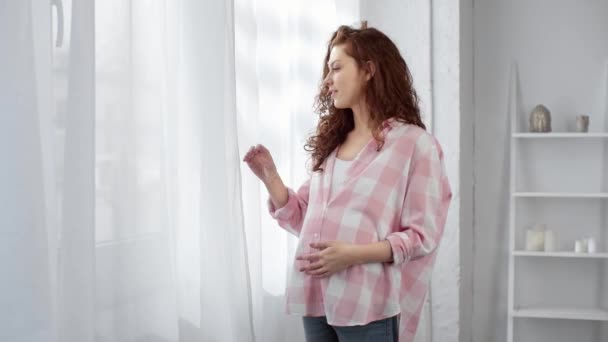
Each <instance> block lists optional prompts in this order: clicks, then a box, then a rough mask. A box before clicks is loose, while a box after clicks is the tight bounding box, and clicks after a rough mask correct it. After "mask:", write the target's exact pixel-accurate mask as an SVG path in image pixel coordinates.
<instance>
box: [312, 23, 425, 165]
mask: <svg viewBox="0 0 608 342" xmlns="http://www.w3.org/2000/svg"><path fill="white" fill-rule="evenodd" d="M336 45H341V46H343V47H344V51H345V52H346V53H347V54H348V55H349V56H350V57H352V58H353V59H354V60H355V61H356V63H357V66H358V67H359V68H360V69H362V68H366V67H367V65H366V64H367V62H371V63H373V64H374V66H375V69H376V71H375V73H374V75H373V77H372V78H371V79H370V80H369V81H368V83H367V84H366V85H365V89H364V94H365V100H366V102H367V105H368V108H369V115H370V118H369V119H370V126H371V127H372V134H373V137H374V139H375V140H376V142H377V143H378V151H380V150H381V149H382V146H384V137H382V136H380V135H381V133H382V128H383V127H382V123H383V122H384V121H385V120H387V119H389V118H394V119H395V120H396V121H399V122H403V123H408V124H412V125H416V126H419V127H421V128H422V129H426V126H425V125H424V123H423V122H422V118H421V116H420V108H419V106H418V96H417V94H416V91H415V90H414V87H413V85H412V83H413V81H412V75H411V73H410V70H409V69H408V67H407V64H406V63H405V60H404V59H403V57H401V54H400V53H399V49H398V48H397V46H396V45H395V44H394V43H393V42H392V41H391V40H390V39H389V38H388V37H387V36H386V35H385V34H384V33H382V32H380V31H379V30H377V29H375V28H373V27H367V22H366V21H363V22H362V23H361V28H360V29H355V28H352V27H350V26H344V25H343V26H340V27H339V28H338V30H337V31H336V32H334V33H333V34H332V36H331V39H330V40H329V42H328V45H327V53H326V54H325V59H324V61H323V76H322V77H321V83H320V85H319V94H318V95H317V96H316V97H315V104H314V110H315V112H316V113H318V115H319V122H318V125H317V131H316V134H315V135H312V136H311V137H310V138H308V140H307V142H306V144H305V145H304V150H305V151H307V152H310V154H311V157H312V161H313V168H312V171H313V172H322V171H323V168H322V167H321V166H322V164H323V162H324V161H325V159H326V158H327V157H328V156H329V155H330V154H331V152H332V151H333V150H334V149H335V148H336V147H337V146H338V145H340V144H342V143H343V142H344V141H345V140H346V137H347V136H348V133H349V132H350V131H352V130H353V129H354V127H355V122H354V118H353V111H352V109H350V108H343V109H338V108H336V107H334V105H333V101H332V98H331V95H330V94H329V91H328V87H327V86H325V85H324V84H323V80H324V79H325V78H326V77H327V74H328V73H329V67H328V66H327V62H328V61H329V55H330V52H331V49H332V48H333V47H334V46H336Z"/></svg>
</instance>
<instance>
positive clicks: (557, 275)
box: [507, 63, 608, 342]
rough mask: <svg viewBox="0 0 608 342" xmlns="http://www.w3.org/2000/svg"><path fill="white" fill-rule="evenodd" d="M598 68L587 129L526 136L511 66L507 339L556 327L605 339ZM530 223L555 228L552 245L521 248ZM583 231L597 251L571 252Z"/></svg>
mask: <svg viewBox="0 0 608 342" xmlns="http://www.w3.org/2000/svg"><path fill="white" fill-rule="evenodd" d="M602 72H603V75H602V84H601V94H602V95H601V97H602V98H601V99H598V100H599V101H600V103H602V105H601V106H599V109H597V111H594V112H593V113H591V122H590V132H589V133H575V132H560V131H559V128H561V127H555V126H554V127H553V130H556V128H557V130H558V131H557V132H551V133H528V132H527V131H528V124H527V123H528V115H529V113H530V111H531V109H532V108H522V107H523V106H522V102H523V101H522V94H521V90H520V85H519V75H518V66H517V63H513V65H512V67H511V72H510V81H509V83H510V84H509V103H508V104H509V115H510V124H511V139H510V140H511V142H510V145H511V150H510V151H511V153H510V158H509V163H510V197H509V204H510V205H509V278H508V279H509V283H508V308H509V309H508V323H507V327H508V333H507V341H508V342H513V341H522V340H526V341H528V340H540V341H554V338H555V337H554V335H553V336H552V335H550V334H549V335H547V336H544V335H543V337H542V338H543V339H539V337H538V336H540V335H542V334H543V333H545V332H551V331H552V330H553V333H554V334H558V333H555V331H556V330H559V329H567V330H570V331H579V330H580V331H586V329H592V331H591V335H592V337H591V338H593V341H598V342H599V341H608V278H607V275H608V268H607V267H608V64H607V65H606V67H605V70H602ZM593 90H595V89H593ZM523 96H525V95H523ZM562 122H563V120H562ZM536 223H545V224H547V229H551V230H553V231H555V232H556V233H557V235H558V250H556V251H553V252H532V251H527V250H525V231H526V230H527V229H530V228H531V226H532V225H534V224H536ZM583 236H593V237H594V238H595V239H596V240H597V241H598V247H599V249H598V251H597V253H593V254H589V253H575V252H574V241H575V240H576V239H579V238H582V237H583ZM555 320H559V323H551V321H555ZM580 322H585V323H580ZM564 324H567V325H568V326H567V327H565V326H564ZM577 324H578V325H577ZM580 324H583V325H582V326H581V325H580ZM577 329H579V330H577ZM531 332H533V333H531ZM573 334H574V335H576V333H573ZM532 336H533V337H532Z"/></svg>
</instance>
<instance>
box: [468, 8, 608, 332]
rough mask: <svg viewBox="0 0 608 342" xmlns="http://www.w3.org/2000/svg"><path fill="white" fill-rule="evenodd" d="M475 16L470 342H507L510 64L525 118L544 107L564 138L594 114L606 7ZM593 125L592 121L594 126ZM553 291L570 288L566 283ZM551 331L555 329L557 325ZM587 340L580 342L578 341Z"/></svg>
mask: <svg viewBox="0 0 608 342" xmlns="http://www.w3.org/2000/svg"><path fill="white" fill-rule="evenodd" d="M473 13H474V60H475V64H474V83H475V91H474V103H475V217H474V218H475V224H474V249H473V250H474V268H473V269H474V284H473V285H474V287H473V291H474V292H473V294H474V296H473V304H474V305H473V311H472V313H473V322H475V323H474V325H473V341H475V342H487V341H506V333H507V288H508V287H507V275H508V267H507V265H508V254H507V253H508V204H509V200H508V199H509V198H508V191H509V185H508V183H507V182H506V181H505V180H507V179H509V159H508V158H509V152H510V151H509V148H510V144H509V143H510V137H509V126H508V124H509V121H508V117H507V113H508V112H507V90H508V82H509V67H510V63H511V62H512V61H514V60H515V61H517V62H518V66H519V76H520V84H521V93H522V96H523V98H522V101H523V102H522V105H523V110H524V111H527V112H529V111H530V110H531V109H532V107H533V106H534V105H535V104H537V103H544V104H545V105H547V106H548V107H549V109H550V110H551V111H552V116H553V119H554V124H553V126H554V130H565V129H566V127H567V126H568V122H569V121H570V122H571V118H572V116H573V115H575V114H580V113H589V112H591V111H592V106H593V103H594V102H595V100H596V98H597V95H598V94H597V90H598V89H597V88H598V85H599V82H600V77H601V76H602V75H605V74H604V72H605V69H604V68H605V66H606V62H607V61H608V43H607V41H606V33H608V20H607V19H606V18H608V2H606V1H604V0H586V1H570V0H537V1H526V0H512V1H498V0H494V1H476V2H475V8H474V12H473ZM598 119H599V118H597V117H596V118H592V121H594V120H595V124H596V125H597V124H598V122H599V121H598ZM592 125H593V124H592ZM550 286H551V287H562V289H563V288H564V287H566V289H567V287H568V286H569V285H568V281H567V280H566V279H564V281H563V282H558V283H552V284H550ZM530 295H534V294H530ZM539 324H540V323H539ZM543 324H545V323H543ZM546 324H549V323H546ZM551 324H555V326H554V327H555V328H559V327H558V324H559V322H557V323H551ZM566 324H572V323H570V322H566ZM580 324H586V323H580ZM546 327H549V325H547V326H546ZM583 327H587V325H584V326H583ZM592 330H593V329H590V330H588V331H587V333H589V334H590V333H591V331H592ZM588 338H589V336H577V340H581V341H582V340H588ZM547 340H551V339H547Z"/></svg>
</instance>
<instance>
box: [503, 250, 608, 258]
mask: <svg viewBox="0 0 608 342" xmlns="http://www.w3.org/2000/svg"><path fill="white" fill-rule="evenodd" d="M513 255H514V256H521V257H546V258H589V259H608V253H574V252H565V251H563V252H530V251H521V250H519V251H514V252H513Z"/></svg>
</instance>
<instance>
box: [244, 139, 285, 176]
mask: <svg viewBox="0 0 608 342" xmlns="http://www.w3.org/2000/svg"><path fill="white" fill-rule="evenodd" d="M243 161H244V162H246V163H247V165H248V166H249V168H250V169H251V171H253V173H254V174H255V175H256V176H257V177H258V178H259V179H260V180H261V181H262V182H263V183H264V184H266V185H268V184H270V183H271V182H272V181H273V180H274V179H276V178H278V177H279V174H278V172H277V167H276V166H275V164H274V160H273V159H272V156H271V155H270V152H269V151H268V149H266V147H264V146H263V145H259V144H258V145H256V146H251V148H250V149H249V151H248V152H247V154H245V157H243Z"/></svg>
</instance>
